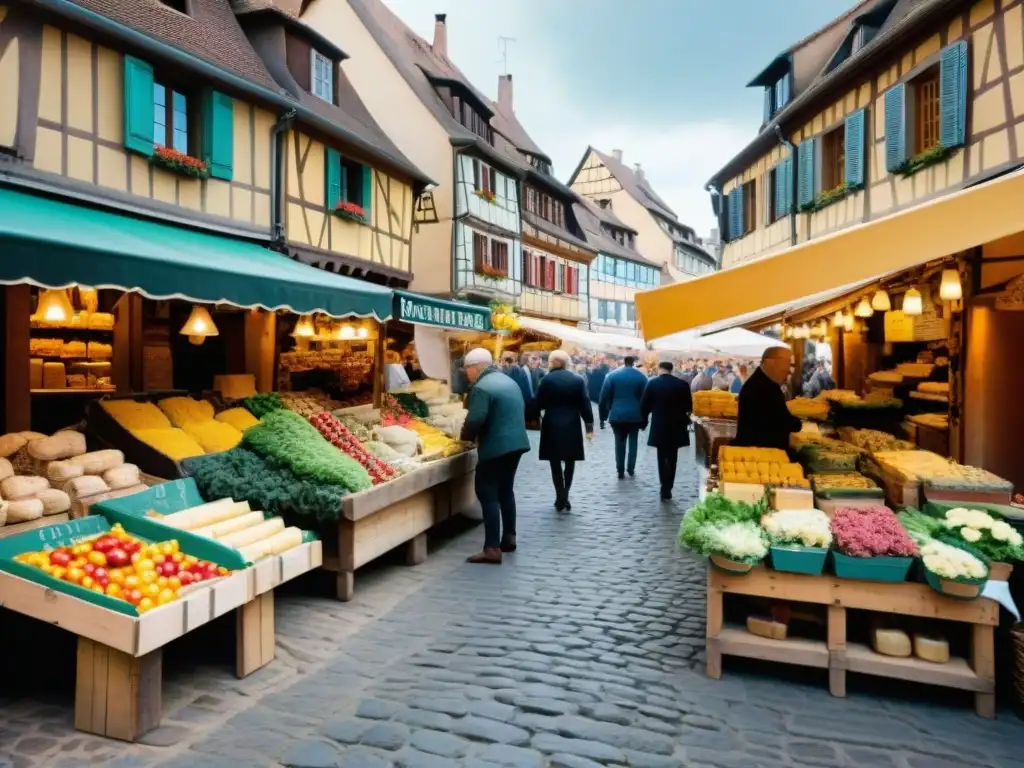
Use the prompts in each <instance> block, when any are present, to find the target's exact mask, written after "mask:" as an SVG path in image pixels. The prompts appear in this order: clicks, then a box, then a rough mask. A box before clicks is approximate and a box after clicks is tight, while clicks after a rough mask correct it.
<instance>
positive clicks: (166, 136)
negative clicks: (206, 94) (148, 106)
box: [153, 76, 202, 157]
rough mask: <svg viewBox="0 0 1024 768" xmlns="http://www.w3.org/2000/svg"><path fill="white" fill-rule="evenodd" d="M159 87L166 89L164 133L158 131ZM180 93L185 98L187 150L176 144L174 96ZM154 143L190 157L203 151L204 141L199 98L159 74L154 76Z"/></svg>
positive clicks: (196, 155) (197, 155)
mask: <svg viewBox="0 0 1024 768" xmlns="http://www.w3.org/2000/svg"><path fill="white" fill-rule="evenodd" d="M157 88H163V91H164V106H163V111H164V114H163V118H164V124H163V135H162V136H161V135H159V133H158V131H157V123H156V101H157V99H156V93H157ZM175 95H179V96H181V97H182V98H184V99H185V147H186V148H185V150H184V151H183V150H181V149H178V148H177V147H175V146H174V133H175V126H176V122H175V119H174V118H175V109H174V96H175ZM153 106H154V111H153V144H154V145H156V146H158V147H167V148H169V149H174V150H176V151H178V152H182V151H183V153H184V154H186V155H188V156H189V157H199V155H200V153H201V147H202V142H201V140H200V135H199V128H200V126H201V124H202V123H201V121H200V119H199V113H200V112H201V111H202V110H201V108H200V105H199V100H198V99H197V98H195V96H194V94H193V93H192V92H191V91H190V90H189V89H187V88H181V87H179V84H178V83H176V82H174V81H173V80H167V79H164V78H160V77H157V76H154V77H153Z"/></svg>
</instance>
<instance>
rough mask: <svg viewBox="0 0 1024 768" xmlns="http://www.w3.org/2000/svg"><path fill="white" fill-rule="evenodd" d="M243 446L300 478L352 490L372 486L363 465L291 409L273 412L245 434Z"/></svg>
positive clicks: (362, 489)
mask: <svg viewBox="0 0 1024 768" xmlns="http://www.w3.org/2000/svg"><path fill="white" fill-rule="evenodd" d="M243 444H245V445H246V446H248V447H250V448H252V449H253V450H255V451H256V452H257V453H259V454H261V455H263V456H269V457H270V458H273V459H275V460H276V461H278V462H279V463H281V464H283V465H284V466H286V467H288V468H289V469H291V470H292V471H293V472H294V473H295V474H296V475H298V476H299V477H300V478H305V479H308V480H312V481H315V482H319V483H326V484H328V485H340V486H342V487H344V488H346V489H348V490H349V491H353V492H355V491H365V490H366V489H367V488H369V487H370V486H371V485H372V481H371V480H370V476H369V474H368V473H367V471H366V470H365V469H364V468H363V467H362V466H360V465H359V463H358V462H357V461H356V460H355V459H353V458H352V457H351V456H348V455H346V454H344V453H342V452H341V451H339V450H337V449H336V448H335V447H334V446H332V445H331V444H330V443H328V442H327V441H326V440H325V439H324V438H323V436H322V435H321V434H320V433H319V432H318V431H317V430H316V428H315V427H313V426H312V425H311V424H310V423H309V422H307V421H306V420H305V419H303V418H302V417H301V416H299V415H298V414H296V413H292V412H291V411H288V410H276V411H271V412H270V413H268V414H267V415H265V416H264V417H263V418H262V419H261V420H260V423H259V424H257V425H256V426H255V427H250V428H249V429H247V430H246V431H245V434H244V437H243Z"/></svg>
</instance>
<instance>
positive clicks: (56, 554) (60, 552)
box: [50, 549, 71, 568]
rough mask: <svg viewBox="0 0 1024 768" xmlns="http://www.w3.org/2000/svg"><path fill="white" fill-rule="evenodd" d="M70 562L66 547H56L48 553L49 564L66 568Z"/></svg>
mask: <svg viewBox="0 0 1024 768" xmlns="http://www.w3.org/2000/svg"><path fill="white" fill-rule="evenodd" d="M70 563H71V553H70V552H68V551H67V550H66V549H57V550H54V551H53V552H51V553H50V565H59V566H60V567H62V568H67V567H68V565H69V564H70Z"/></svg>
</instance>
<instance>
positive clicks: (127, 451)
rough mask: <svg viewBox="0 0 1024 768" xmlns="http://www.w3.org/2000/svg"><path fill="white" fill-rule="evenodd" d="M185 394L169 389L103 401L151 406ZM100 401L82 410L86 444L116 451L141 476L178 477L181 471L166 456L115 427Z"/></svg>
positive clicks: (118, 424)
mask: <svg viewBox="0 0 1024 768" xmlns="http://www.w3.org/2000/svg"><path fill="white" fill-rule="evenodd" d="M188 396H189V393H188V392H186V391H185V390H180V389H170V390H161V391H156V392H140V393H136V394H131V395H114V396H110V397H104V398H103V400H135V401H136V402H140V403H155V402H156V401H158V400H163V399H164V398H165V397H188ZM102 402H103V401H102V400H96V401H93V402H90V403H89V404H88V405H86V407H85V418H86V434H87V435H88V437H89V438H90V443H92V442H95V443H96V444H97V447H101V448H116V449H117V450H119V451H121V452H122V453H124V460H125V461H126V462H128V463H130V464H135V465H136V466H137V467H138V468H139V470H140V471H141V472H143V473H146V474H150V475H156V476H157V477H168V478H175V477H181V476H182V471H181V467H180V466H179V465H178V462H176V461H174V459H172V458H171V457H170V456H167V455H165V454H163V453H160V451H158V450H157V449H156V448H153V447H152V446H151V445H149V444H147V443H144V442H142V441H141V440H139V439H138V438H137V437H135V435H133V434H132V433H131V432H129V431H128V430H127V429H125V428H124V427H122V426H121V425H120V423H118V421H117V419H115V418H114V417H113V416H111V415H110V414H109V413H108V412H107V410H106V409H105V408H104V407H103V405H102Z"/></svg>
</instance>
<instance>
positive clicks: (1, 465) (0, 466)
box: [0, 459, 14, 480]
mask: <svg viewBox="0 0 1024 768" xmlns="http://www.w3.org/2000/svg"><path fill="white" fill-rule="evenodd" d="M8 477H14V467H13V466H12V465H11V462H10V461H8V460H7V459H0V480H6V479H7V478H8Z"/></svg>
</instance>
